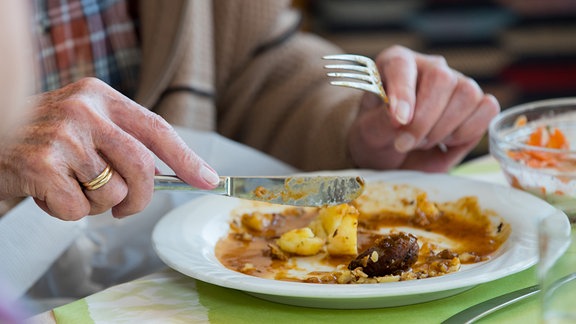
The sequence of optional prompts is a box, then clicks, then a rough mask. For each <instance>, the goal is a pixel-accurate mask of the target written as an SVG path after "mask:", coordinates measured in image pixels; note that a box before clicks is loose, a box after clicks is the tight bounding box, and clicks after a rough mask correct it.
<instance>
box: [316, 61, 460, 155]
mask: <svg viewBox="0 0 576 324" xmlns="http://www.w3.org/2000/svg"><path fill="white" fill-rule="evenodd" d="M322 58H323V59H325V60H338V61H346V62H352V63H353V64H328V65H324V68H326V69H333V70H341V71H353V73H350V72H328V73H326V75H327V76H329V77H332V78H344V79H350V80H356V81H330V84H331V85H335V86H341V87H348V88H355V89H360V90H364V91H369V92H372V93H375V94H376V95H378V96H380V98H382V100H383V101H384V103H386V104H389V103H390V100H389V99H388V96H387V95H386V91H384V87H383V86H382V78H380V73H378V67H377V66H376V63H375V62H374V61H373V60H372V59H371V58H368V57H366V56H362V55H355V54H336V55H326V56H323V57H322ZM438 148H439V149H440V151H442V152H443V153H446V152H447V151H448V148H447V147H446V144H444V143H438Z"/></svg>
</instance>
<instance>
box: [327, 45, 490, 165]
mask: <svg viewBox="0 0 576 324" xmlns="http://www.w3.org/2000/svg"><path fill="white" fill-rule="evenodd" d="M324 59H327V60H339V61H344V62H345V63H341V64H329V65H326V66H325V67H326V68H327V69H330V70H332V71H330V72H328V76H330V77H333V78H336V80H333V81H331V82H330V83H331V84H333V85H337V86H344V87H350V88H356V89H360V90H363V91H367V92H371V93H374V94H376V95H378V96H379V97H380V98H381V100H382V102H383V103H384V105H385V106H386V107H387V108H389V116H390V117H391V118H389V121H386V120H385V119H382V110H381V108H379V107H381V106H382V105H381V104H379V105H376V103H375V102H374V100H363V102H362V107H363V108H361V109H360V115H359V117H358V118H357V121H356V122H355V124H354V127H353V129H352V130H351V131H352V132H353V135H352V136H351V138H352V142H353V143H352V144H350V145H351V149H352V150H353V152H352V153H351V154H352V157H353V159H354V161H355V163H356V164H357V165H359V166H363V167H370V168H378V169H387V168H412V169H421V170H427V171H446V170H448V169H449V168H450V167H451V166H453V165H455V164H456V163H457V162H459V161H460V160H461V159H462V158H463V157H464V156H466V154H467V153H468V152H469V151H470V150H472V148H474V147H475V145H476V144H477V143H478V141H479V140H480V139H481V138H482V136H483V134H484V133H485V131H486V129H487V127H488V123H489V121H490V120H491V119H492V117H494V116H495V115H496V114H497V113H498V112H499V105H498V102H497V100H496V99H495V98H494V97H493V96H491V95H487V94H484V93H483V92H482V90H481V89H480V87H479V86H478V85H477V84H476V82H475V81H474V80H472V79H470V78H468V77H465V76H464V75H462V74H461V73H459V72H457V71H454V70H453V69H451V68H449V67H448V65H447V64H446V61H445V60H444V59H443V58H440V57H438V56H433V55H425V54H421V53H416V52H413V51H411V50H409V49H406V48H403V47H400V46H394V47H392V48H390V49H388V50H385V51H383V52H382V53H380V54H379V55H378V57H377V62H378V65H380V66H377V64H376V63H375V62H374V61H373V60H371V59H369V58H367V57H363V56H359V55H349V54H344V55H328V56H325V57H324ZM379 68H380V69H379ZM379 71H380V72H379ZM381 73H383V74H381ZM381 76H382V78H381ZM382 80H384V83H385V84H386V90H384V87H383V85H382V83H383V81H382ZM365 99H369V98H368V97H365ZM370 107H371V108H370ZM375 108H379V109H375ZM391 143H393V145H392V148H391V147H390V144H391ZM446 145H447V146H449V147H450V151H449V152H446ZM439 153H440V154H439Z"/></svg>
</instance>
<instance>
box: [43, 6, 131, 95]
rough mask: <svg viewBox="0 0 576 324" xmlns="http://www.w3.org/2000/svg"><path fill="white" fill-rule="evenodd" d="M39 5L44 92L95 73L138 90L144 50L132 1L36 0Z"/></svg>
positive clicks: (124, 88) (124, 87)
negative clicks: (132, 8)
mask: <svg viewBox="0 0 576 324" xmlns="http://www.w3.org/2000/svg"><path fill="white" fill-rule="evenodd" d="M34 9H35V11H34V14H35V17H34V21H35V23H36V27H37V28H36V31H37V33H38V44H37V46H38V65H39V69H40V76H41V80H40V87H41V90H42V91H50V90H53V89H57V88H60V87H62V86H65V85H67V84H69V83H71V82H74V81H77V80H79V79H81V78H83V77H96V78H99V79H101V80H102V81H104V82H106V83H108V84H109V85H111V86H112V87H114V88H115V89H117V90H119V91H120V92H122V93H124V94H125V95H127V96H131V95H133V93H134V92H135V88H136V85H137V81H138V74H139V73H138V71H139V67H140V49H139V43H138V37H137V32H136V28H137V22H136V21H135V20H134V19H133V17H132V16H131V15H130V10H129V9H130V8H129V4H128V0H104V1H102V0H101V1H98V0H34Z"/></svg>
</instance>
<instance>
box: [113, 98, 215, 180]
mask: <svg viewBox="0 0 576 324" xmlns="http://www.w3.org/2000/svg"><path fill="white" fill-rule="evenodd" d="M113 91H115V90H113ZM116 94H117V95H116V96H113V98H114V99H112V100H110V101H111V102H108V103H107V104H106V105H105V106H106V108H107V110H108V112H109V117H110V118H111V119H112V121H113V122H114V123H115V124H116V125H118V127H120V128H121V129H122V130H124V131H125V132H127V133H129V134H130V135H132V136H133V137H134V138H136V139H138V140H139V141H140V142H141V143H142V144H144V145H145V146H146V147H147V148H148V149H149V150H151V151H152V152H153V153H154V154H156V156H158V158H160V159H161V160H162V161H164V162H165V163H166V164H167V165H168V166H169V167H170V168H172V170H174V172H175V173H176V175H177V176H178V177H180V178H181V179H182V180H184V181H185V182H186V183H188V184H190V185H192V186H195V187H198V188H202V189H210V188H213V187H215V186H216V185H217V184H218V182H219V180H220V179H219V178H218V175H217V173H216V172H215V171H214V169H212V168H211V167H210V166H209V165H208V164H207V163H206V162H205V161H204V160H203V159H202V158H200V157H199V156H198V155H197V154H196V153H194V151H192V150H191V149H190V148H189V147H188V145H186V143H185V142H184V140H183V139H182V138H181V137H180V136H179V135H178V133H176V131H175V130H174V128H173V127H172V126H171V125H170V124H169V123H168V122H167V121H166V120H164V119H163V118H162V117H161V116H159V115H157V114H156V113H153V112H151V111H149V110H148V109H146V108H144V107H142V106H140V105H139V104H138V103H136V102H134V101H132V100H130V99H129V98H127V97H125V96H124V95H122V94H120V93H119V92H116ZM118 95H119V96H118Z"/></svg>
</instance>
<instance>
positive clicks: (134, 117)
mask: <svg viewBox="0 0 576 324" xmlns="http://www.w3.org/2000/svg"><path fill="white" fill-rule="evenodd" d="M31 112H32V115H31V116H29V119H28V120H27V123H26V124H25V125H24V126H22V127H18V130H17V133H16V134H14V136H13V138H12V140H13V141H12V142H10V143H2V144H1V145H2V150H1V151H0V177H1V179H2V182H1V183H0V199H7V198H13V197H23V196H32V197H34V199H35V201H36V203H37V204H38V206H40V207H41V208H42V209H43V210H45V211H46V212H47V213H49V214H50V215H53V216H56V217H58V218H61V219H64V220H76V219H79V218H81V217H83V216H85V215H88V214H91V215H92V214H99V213H102V212H104V211H106V210H109V209H110V208H112V213H113V215H114V216H116V217H122V216H126V215H130V214H134V213H136V212H139V211H141V210H142V209H143V208H144V207H145V206H146V205H147V204H148V203H149V202H150V200H151V198H152V193H153V190H154V175H155V173H156V167H155V165H154V162H155V160H154V154H156V155H157V156H158V157H159V158H160V159H162V160H163V161H165V162H166V163H167V164H168V165H169V166H170V167H171V168H172V169H173V170H174V171H175V173H176V174H177V175H178V176H179V177H180V178H182V179H183V180H184V181H186V182H187V183H189V184H191V185H193V186H195V187H198V188H203V189H209V188H212V187H214V186H215V182H216V181H217V179H215V178H217V176H216V173H215V172H213V170H212V169H211V168H210V167H209V166H208V165H207V164H206V163H205V162H203V161H202V159H200V158H199V157H198V156H197V155H196V154H195V153H194V152H193V151H191V150H190V149H189V148H188V147H187V146H186V144H185V143H184V142H183V141H182V139H181V138H180V137H178V135H177V134H176V132H175V131H174V129H173V128H172V127H171V126H170V125H169V124H168V123H167V122H166V121H164V120H163V119H162V118H161V117H159V116H158V115H156V114H154V113H152V112H150V111H149V110H147V109H145V108H143V107H141V106H139V105H138V104H136V103H135V102H133V101H131V100H130V99H128V98H126V97H125V96H123V95H122V94H120V93H119V92H117V91H115V90H114V89H112V88H111V87H109V86H108V85H107V84H105V83H104V82H101V81H99V80H97V79H93V78H86V79H82V80H80V81H78V82H76V83H73V84H71V85H68V86H66V87H64V88H61V89H58V90H55V91H52V92H48V93H45V94H42V95H39V96H38V98H36V100H35V107H34V108H32V109H31ZM153 153H154V154H153ZM107 164H110V165H111V167H112V169H113V170H114V173H113V176H112V178H111V179H110V181H109V182H108V183H107V184H105V185H104V186H103V187H101V188H99V189H96V190H93V191H87V190H85V189H84V188H83V187H82V186H81V184H80V183H82V182H87V181H90V180H92V179H94V178H95V177H96V176H97V175H99V174H100V173H101V172H102V170H104V168H105V167H106V165H107Z"/></svg>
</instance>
